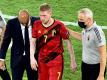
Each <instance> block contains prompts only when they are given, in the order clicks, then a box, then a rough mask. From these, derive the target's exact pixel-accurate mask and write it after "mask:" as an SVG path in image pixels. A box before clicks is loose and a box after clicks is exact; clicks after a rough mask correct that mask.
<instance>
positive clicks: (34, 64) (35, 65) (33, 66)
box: [30, 57, 38, 71]
mask: <svg viewBox="0 0 107 80" xmlns="http://www.w3.org/2000/svg"><path fill="white" fill-rule="evenodd" d="M30 65H31V68H32V70H36V71H37V67H38V63H37V61H36V59H35V58H34V57H31V58H30Z"/></svg>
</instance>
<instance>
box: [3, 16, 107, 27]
mask: <svg viewBox="0 0 107 80" xmlns="http://www.w3.org/2000/svg"><path fill="white" fill-rule="evenodd" d="M2 16H3V17H4V18H7V19H12V18H15V17H16V16H10V15H6V14H2ZM62 22H63V23H64V24H65V25H66V26H69V25H71V26H77V27H78V23H77V22H68V21H62ZM101 28H102V29H107V26H101Z"/></svg>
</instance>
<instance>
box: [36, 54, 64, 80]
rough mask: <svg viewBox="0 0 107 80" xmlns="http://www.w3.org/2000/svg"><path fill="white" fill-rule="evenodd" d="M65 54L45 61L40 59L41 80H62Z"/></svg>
mask: <svg viewBox="0 0 107 80" xmlns="http://www.w3.org/2000/svg"><path fill="white" fill-rule="evenodd" d="M63 64H64V62H63V56H62V55H58V56H57V57H56V58H55V59H54V60H51V61H49V62H48V63H43V62H41V61H40V59H39V60H38V72H39V80H62V74H63Z"/></svg>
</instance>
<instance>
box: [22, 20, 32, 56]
mask: <svg viewBox="0 0 107 80" xmlns="http://www.w3.org/2000/svg"><path fill="white" fill-rule="evenodd" d="M20 25H21V30H22V36H23V40H24V44H25V36H24V32H25V26H24V25H23V24H20ZM28 32H29V40H30V39H31V37H32V26H31V21H29V23H28ZM23 55H25V51H24V53H23Z"/></svg>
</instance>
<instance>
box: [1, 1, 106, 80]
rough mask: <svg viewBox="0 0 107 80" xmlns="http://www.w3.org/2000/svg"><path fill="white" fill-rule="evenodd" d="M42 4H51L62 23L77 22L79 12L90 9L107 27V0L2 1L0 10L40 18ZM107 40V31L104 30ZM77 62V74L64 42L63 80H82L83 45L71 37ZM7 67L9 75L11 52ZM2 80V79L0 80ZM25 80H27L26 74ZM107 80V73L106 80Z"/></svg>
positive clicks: (56, 16)
mask: <svg viewBox="0 0 107 80" xmlns="http://www.w3.org/2000/svg"><path fill="white" fill-rule="evenodd" d="M42 3H50V4H51V6H52V9H53V18H55V19H59V20H61V21H71V22H77V11H78V10H79V9H81V8H90V9H91V10H92V11H93V12H94V20H95V21H96V22H97V24H98V25H101V26H107V0H0V10H1V11H2V13H4V14H8V15H13V16H16V15H17V14H18V11H19V10H20V9H28V10H29V12H30V14H31V15H32V16H38V13H39V6H40V4H42ZM68 27H69V28H71V29H72V30H75V31H78V32H81V29H80V28H79V27H75V26H68ZM104 32H105V35H106V40H107V30H104ZM70 39H71V41H72V44H73V47H74V51H75V57H76V62H77V70H76V72H75V73H74V72H72V71H71V68H70V57H69V53H68V50H67V47H66V43H65V42H64V49H65V52H64V73H63V80H81V57H82V56H81V55H82V44H81V41H78V40H76V39H74V38H72V37H70ZM6 65H7V69H8V71H9V73H10V74H11V69H10V50H8V52H7V56H6ZM0 80H1V79H0ZM23 80H27V77H26V72H25V74H24V77H23ZM105 80H107V73H106V79H105Z"/></svg>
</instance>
